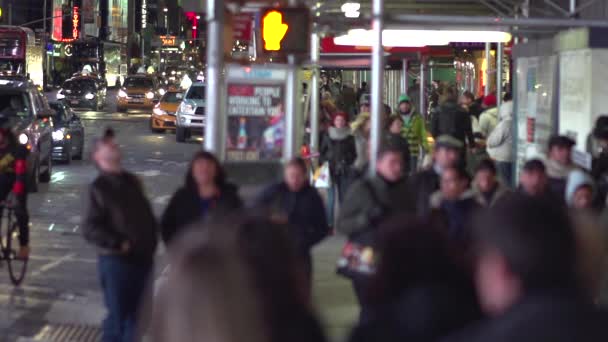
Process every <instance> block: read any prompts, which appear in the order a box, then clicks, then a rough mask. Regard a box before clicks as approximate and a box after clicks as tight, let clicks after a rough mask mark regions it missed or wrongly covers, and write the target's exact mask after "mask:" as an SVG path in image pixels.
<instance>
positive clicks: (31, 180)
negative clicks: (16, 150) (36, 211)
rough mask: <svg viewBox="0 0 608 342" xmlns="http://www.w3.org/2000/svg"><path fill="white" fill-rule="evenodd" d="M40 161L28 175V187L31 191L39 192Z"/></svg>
mask: <svg viewBox="0 0 608 342" xmlns="http://www.w3.org/2000/svg"><path fill="white" fill-rule="evenodd" d="M39 168H40V167H39V166H38V161H36V163H35V164H34V167H33V168H32V173H31V174H30V175H29V176H28V182H27V189H28V191H29V192H38V185H40V182H39V178H38V174H39V173H40V172H39Z"/></svg>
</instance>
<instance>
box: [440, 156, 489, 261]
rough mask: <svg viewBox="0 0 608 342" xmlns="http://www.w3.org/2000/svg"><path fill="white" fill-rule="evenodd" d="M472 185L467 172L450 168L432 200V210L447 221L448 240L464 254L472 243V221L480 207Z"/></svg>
mask: <svg viewBox="0 0 608 342" xmlns="http://www.w3.org/2000/svg"><path fill="white" fill-rule="evenodd" d="M470 183H471V181H470V178H469V175H468V174H467V172H466V170H464V169H462V168H460V167H458V166H453V167H448V168H446V169H445V170H443V172H442V173H441V183H440V189H439V190H438V191H436V192H435V193H433V194H432V195H431V198H430V207H431V210H432V211H433V212H434V213H436V214H438V215H439V216H440V217H444V218H445V220H446V227H447V236H448V238H449V239H450V241H452V242H453V243H454V244H456V245H458V246H459V247H461V248H462V251H463V252H464V251H466V250H467V249H468V246H469V242H470V237H471V232H470V226H471V219H472V217H473V214H474V213H475V211H476V210H477V209H478V208H479V207H480V205H479V204H478V203H477V200H476V199H475V193H474V192H473V191H472V190H471V189H470Z"/></svg>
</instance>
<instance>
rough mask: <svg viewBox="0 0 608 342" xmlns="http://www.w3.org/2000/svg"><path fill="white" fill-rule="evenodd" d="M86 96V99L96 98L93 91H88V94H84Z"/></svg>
mask: <svg viewBox="0 0 608 342" xmlns="http://www.w3.org/2000/svg"><path fill="white" fill-rule="evenodd" d="M84 98H85V99H87V100H92V99H94V98H95V95H93V94H91V93H87V94H86V95H85V96H84Z"/></svg>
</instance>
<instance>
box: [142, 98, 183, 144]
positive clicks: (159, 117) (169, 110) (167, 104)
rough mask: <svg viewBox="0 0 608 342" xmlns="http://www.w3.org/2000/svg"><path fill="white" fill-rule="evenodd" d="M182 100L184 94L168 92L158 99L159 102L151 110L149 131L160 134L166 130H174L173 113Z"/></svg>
mask: <svg viewBox="0 0 608 342" xmlns="http://www.w3.org/2000/svg"><path fill="white" fill-rule="evenodd" d="M183 98H184V93H183V92H181V91H176V90H169V91H168V92H166V93H165V95H163V96H162V97H161V98H160V101H159V102H158V103H157V104H156V105H155V106H154V109H152V115H150V130H152V132H154V133H162V132H164V131H166V130H168V129H170V130H174V129H175V112H176V111H177V108H178V107H179V105H180V104H181V102H182V100H183Z"/></svg>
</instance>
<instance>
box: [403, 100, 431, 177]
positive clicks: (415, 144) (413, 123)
mask: <svg viewBox="0 0 608 342" xmlns="http://www.w3.org/2000/svg"><path fill="white" fill-rule="evenodd" d="M410 112H411V113H412V114H410V115H400V116H401V118H402V119H403V120H404V121H403V130H402V135H403V137H404V138H406V139H407V143H408V145H409V147H410V155H411V156H413V157H418V156H419V155H420V149H422V150H424V151H425V153H428V152H429V151H430V148H429V142H428V140H427V132H426V127H425V124H424V119H423V118H422V116H421V115H420V114H418V113H416V112H415V111H414V108H412V110H411V111H410ZM411 167H415V165H411Z"/></svg>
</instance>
